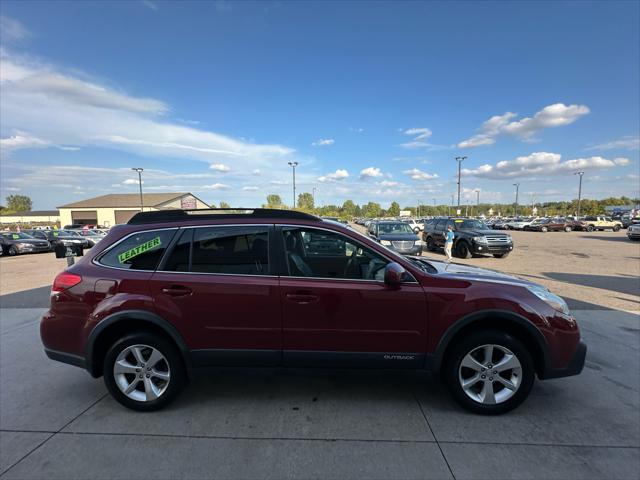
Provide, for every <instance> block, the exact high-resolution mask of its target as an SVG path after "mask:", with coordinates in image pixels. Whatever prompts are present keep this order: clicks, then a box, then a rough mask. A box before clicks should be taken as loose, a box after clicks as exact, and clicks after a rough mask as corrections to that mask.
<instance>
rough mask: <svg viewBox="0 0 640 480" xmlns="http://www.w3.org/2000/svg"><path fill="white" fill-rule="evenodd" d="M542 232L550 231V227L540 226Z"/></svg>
mask: <svg viewBox="0 0 640 480" xmlns="http://www.w3.org/2000/svg"><path fill="white" fill-rule="evenodd" d="M540 231H541V232H548V231H549V229H548V228H547V227H540Z"/></svg>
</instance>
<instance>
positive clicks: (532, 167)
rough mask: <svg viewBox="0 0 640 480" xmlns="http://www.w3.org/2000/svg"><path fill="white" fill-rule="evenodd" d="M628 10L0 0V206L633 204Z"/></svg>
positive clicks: (637, 42) (635, 113)
mask: <svg viewBox="0 0 640 480" xmlns="http://www.w3.org/2000/svg"><path fill="white" fill-rule="evenodd" d="M639 5H640V4H639V3H638V2H630V1H629V2H626V1H625V2H615V1H607V2H577V1H574V2H566V3H561V2H553V3H552V2H531V3H526V2H510V3H508V2H507V3H491V2H469V3H466V2H443V3H439V2H389V3H385V2H365V1H360V2H353V3H350V2H318V3H311V2H291V3H289V2H275V3H269V2H256V3H251V2H164V1H156V0H153V1H132V2H120V1H117V2H116V1H114V2H99V3H98V2H96V3H93V2H69V3H64V2H42V3H39V2H17V1H15V2H14V1H6V0H5V1H3V3H2V10H1V14H2V20H1V21H2V25H1V27H2V28H1V30H2V45H1V47H2V49H1V52H0V53H1V58H0V62H1V63H0V81H1V82H2V83H1V85H0V86H1V89H0V100H1V102H0V120H1V122H0V137H1V139H2V140H1V142H2V143H1V146H0V153H1V161H2V172H1V173H2V178H1V181H0V196H1V197H3V198H4V197H5V196H6V195H9V194H12V193H20V194H25V195H29V196H31V197H32V198H33V200H34V207H35V208H39V209H45V208H52V207H55V206H58V205H61V204H64V203H67V202H70V201H75V200H80V199H83V198H88V197H92V196H97V195H101V194H105V193H115V192H122V193H125V192H135V191H137V183H136V177H135V176H134V175H133V172H131V171H130V167H133V166H136V167H143V168H145V172H144V179H143V180H144V184H143V188H144V190H145V191H149V192H154V191H155V192H161V191H191V192H193V193H195V194H196V195H198V196H200V197H201V198H202V199H204V200H205V201H209V202H215V203H219V202H220V201H226V202H228V203H231V204H232V205H237V206H253V205H259V204H262V203H264V201H265V197H266V195H267V194H269V193H277V194H280V195H281V196H282V197H283V199H284V201H285V202H287V203H290V202H291V169H290V167H289V166H288V165H287V163H288V162H291V161H297V162H299V166H298V169H297V172H296V174H297V175H296V177H297V187H298V191H299V192H301V191H309V192H310V191H311V189H312V188H313V187H315V188H316V199H317V201H318V203H321V204H328V203H342V202H343V201H344V200H346V199H352V200H354V201H356V202H358V203H362V202H366V201H369V200H372V201H378V202H380V203H381V204H383V205H388V204H389V203H390V202H391V201H393V200H397V201H399V202H400V203H401V204H402V205H403V206H404V205H414V204H416V202H417V200H421V201H422V202H423V203H432V202H433V199H436V202H437V203H438V204H444V203H450V202H451V195H452V194H453V193H454V192H455V191H456V179H455V174H456V168H457V166H456V162H455V160H454V157H456V156H467V157H468V158H467V160H465V162H464V164H463V167H464V175H463V179H462V185H463V201H467V200H468V201H475V198H476V194H475V190H478V189H479V190H480V191H481V200H483V201H490V202H512V201H513V197H514V187H513V184H514V183H519V184H520V185H521V186H520V192H521V197H520V198H521V201H522V202H529V203H530V202H544V201H549V200H565V199H571V198H575V197H576V196H577V183H578V182H577V178H576V177H575V176H574V175H573V173H574V172H575V171H577V170H580V171H585V172H586V173H585V176H584V185H583V192H584V196H586V197H590V198H603V197H606V196H612V195H628V196H638V195H640V194H639V192H638V191H639V189H640V188H639V179H638V173H639V166H638V161H639V154H638V149H639V140H638V136H639V131H640V111H639V110H640V109H639V106H640V96H639V88H638V85H639V84H640V74H639V67H640V60H639V58H640V47H639V46H640V33H639V25H640V9H639Z"/></svg>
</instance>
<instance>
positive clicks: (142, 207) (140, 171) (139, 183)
mask: <svg viewBox="0 0 640 480" xmlns="http://www.w3.org/2000/svg"><path fill="white" fill-rule="evenodd" d="M131 170H133V171H134V172H138V186H139V187H140V211H141V212H142V211H143V210H144V201H143V200H142V172H143V171H144V168H140V167H137V168H132V169H131Z"/></svg>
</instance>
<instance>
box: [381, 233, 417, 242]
mask: <svg viewBox="0 0 640 480" xmlns="http://www.w3.org/2000/svg"><path fill="white" fill-rule="evenodd" d="M378 238H379V239H380V240H389V241H392V242H393V241H398V240H401V241H405V242H407V241H410V242H415V241H417V240H420V238H418V235H416V234H415V233H381V234H380V235H378Z"/></svg>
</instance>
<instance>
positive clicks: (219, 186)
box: [202, 183, 231, 190]
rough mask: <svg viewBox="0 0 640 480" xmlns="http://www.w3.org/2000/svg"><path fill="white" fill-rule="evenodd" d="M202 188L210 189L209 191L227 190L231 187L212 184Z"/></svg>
mask: <svg viewBox="0 0 640 480" xmlns="http://www.w3.org/2000/svg"><path fill="white" fill-rule="evenodd" d="M202 188H206V189H211V190H227V189H229V188H231V187H230V186H229V185H225V184H224V183H214V184H213V185H205V186H204V187H202Z"/></svg>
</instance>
